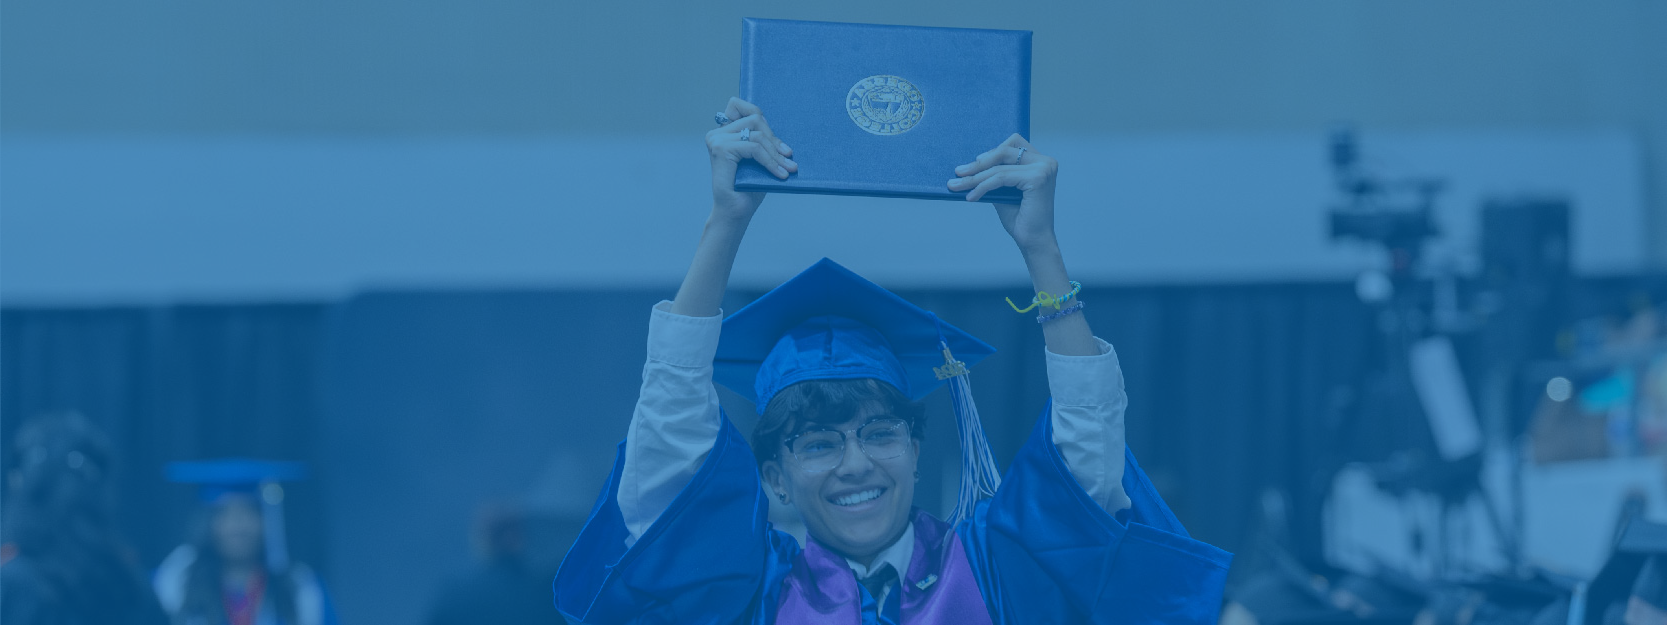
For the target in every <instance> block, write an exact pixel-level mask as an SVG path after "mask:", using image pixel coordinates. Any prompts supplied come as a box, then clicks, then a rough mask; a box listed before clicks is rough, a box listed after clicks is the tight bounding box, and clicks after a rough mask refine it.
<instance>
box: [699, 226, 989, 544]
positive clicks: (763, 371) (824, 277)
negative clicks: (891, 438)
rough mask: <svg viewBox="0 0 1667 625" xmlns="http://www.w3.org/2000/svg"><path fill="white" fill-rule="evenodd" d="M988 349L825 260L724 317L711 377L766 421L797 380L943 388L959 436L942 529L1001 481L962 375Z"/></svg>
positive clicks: (905, 389)
mask: <svg viewBox="0 0 1667 625" xmlns="http://www.w3.org/2000/svg"><path fill="white" fill-rule="evenodd" d="M993 353H995V348H993V347H990V346H989V345H988V344H986V343H985V342H983V341H980V340H978V338H976V337H974V336H972V335H971V334H968V333H966V332H965V331H962V330H961V329H959V328H956V327H955V326H952V325H950V324H948V323H945V322H943V321H942V320H941V319H938V316H937V315H935V314H932V313H931V312H930V311H927V310H925V309H922V308H920V307H918V306H915V305H914V304H910V303H909V302H908V301H905V300H904V299H903V298H901V297H898V296H897V295H896V294H894V293H892V292H890V291H887V290H885V289H883V288H881V287H880V286H879V285H876V284H874V283H873V282H869V281H868V280H866V279H863V277H862V276H859V275H857V274H855V273H853V272H852V271H851V270H849V269H846V268H844V267H842V266H840V265H839V263H835V262H833V261H831V260H828V259H826V258H824V259H822V260H820V261H817V263H816V264H814V265H811V266H810V268H809V269H806V270H804V271H803V272H801V273H800V274H799V275H797V276H794V277H793V278H792V279H790V280H788V281H787V282H784V283H782V284H781V286H778V287H776V288H775V289H774V290H771V291H770V292H769V293H765V294H764V295H763V296H762V297H759V298H758V299H757V300H754V301H753V302H752V303H751V304H748V305H747V306H746V307H744V308H742V309H741V310H738V311H736V312H735V314H733V315H730V316H729V318H728V319H725V320H724V323H723V334H722V337H721V338H720V339H719V341H718V351H717V355H716V357H715V359H714V367H715V371H714V374H713V376H714V378H715V379H716V381H717V382H718V383H719V384H722V385H724V386H725V387H727V388H729V389H730V390H732V391H735V392H736V393H738V394H740V395H741V396H742V397H744V398H746V399H747V400H749V401H751V402H753V404H754V405H755V406H756V407H757V410H758V413H759V414H763V413H764V408H765V406H767V405H768V404H769V403H770V398H772V397H775V395H776V393H778V392H780V391H781V390H782V389H784V388H787V387H788V386H791V385H793V384H795V383H797V382H803V381H806V380H841V379H856V378H873V379H877V380H880V381H883V382H886V383H888V384H891V385H892V386H895V387H896V388H897V390H898V391H900V392H902V393H903V394H904V395H906V396H908V397H909V398H910V399H912V400H916V401H918V400H920V399H922V398H924V397H926V395H928V394H930V393H931V392H932V391H934V390H936V389H937V388H939V387H942V386H948V387H949V389H950V403H951V405H952V406H953V407H954V410H955V424H956V429H957V430H958V431H959V432H960V436H961V492H960V497H959V498H958V499H957V503H956V505H955V512H954V513H953V514H951V515H950V518H949V522H950V523H951V524H954V523H956V522H958V521H960V520H961V519H963V518H966V517H967V516H968V515H970V514H971V513H972V506H973V504H975V503H977V502H978V500H979V499H982V498H985V497H989V496H991V495H993V494H995V489H996V487H997V486H999V485H1000V483H1001V476H1000V473H999V472H998V470H997V469H996V464H995V458H994V456H993V455H992V454H991V453H990V445H989V442H988V441H987V440H986V439H985V437H984V429H983V426H982V425H981V424H980V423H979V420H978V410H977V407H976V406H974V405H973V401H972V387H971V386H970V385H969V383H968V381H967V375H968V374H967V371H968V369H969V368H970V367H972V366H973V365H975V364H977V363H978V362H979V361H981V360H983V359H984V358H985V357H988V356H989V355H990V354H993Z"/></svg>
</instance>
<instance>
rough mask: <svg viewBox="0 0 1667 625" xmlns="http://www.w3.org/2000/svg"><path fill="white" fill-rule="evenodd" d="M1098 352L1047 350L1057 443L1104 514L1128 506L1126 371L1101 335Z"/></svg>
mask: <svg viewBox="0 0 1667 625" xmlns="http://www.w3.org/2000/svg"><path fill="white" fill-rule="evenodd" d="M1094 341H1095V342H1097V343H1098V344H1099V346H1100V355H1098V356H1061V355H1059V354H1055V353H1053V352H1051V351H1050V352H1047V362H1048V390H1049V391H1050V392H1052V393H1053V415H1052V418H1053V444H1054V445H1055V446H1056V447H1058V448H1059V453H1060V454H1061V455H1063V456H1065V464H1066V466H1069V467H1070V468H1071V474H1072V475H1075V476H1076V478H1077V483H1079V484H1081V485H1082V487H1083V490H1086V491H1088V496H1089V497H1090V498H1092V499H1093V500H1094V501H1095V502H1098V503H1099V504H1100V506H1101V507H1103V508H1105V509H1106V512H1110V513H1112V514H1116V513H1117V511H1119V510H1122V509H1124V508H1127V507H1129V505H1130V504H1129V495H1128V493H1126V492H1124V491H1123V445H1124V440H1125V439H1124V438H1123V412H1124V410H1125V409H1126V408H1128V405H1129V398H1128V396H1127V395H1126V394H1124V392H1123V369H1122V367H1121V366H1120V365H1119V364H1118V362H1117V351H1116V350H1114V349H1112V348H1111V344H1110V343H1107V342H1105V341H1103V340H1100V339H1099V338H1095V339H1094Z"/></svg>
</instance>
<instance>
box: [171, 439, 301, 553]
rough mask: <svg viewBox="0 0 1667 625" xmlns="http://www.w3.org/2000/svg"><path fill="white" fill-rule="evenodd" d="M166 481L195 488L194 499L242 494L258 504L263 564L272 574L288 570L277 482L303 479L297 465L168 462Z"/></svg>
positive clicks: (281, 497) (234, 461)
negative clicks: (264, 558) (263, 547)
mask: <svg viewBox="0 0 1667 625" xmlns="http://www.w3.org/2000/svg"><path fill="white" fill-rule="evenodd" d="M164 473H165V474H166V475H167V478H168V481H170V482H177V483H180V484H195V485H197V488H198V490H197V493H198V496H199V497H200V498H201V499H202V500H203V501H206V502H212V501H216V500H219V499H220V498H221V497H224V496H226V495H228V494H244V495H249V496H250V497H253V498H254V499H255V501H256V502H258V503H259V504H260V508H261V520H262V521H263V522H264V524H265V541H266V562H267V566H268V568H270V569H272V570H273V571H283V570H285V569H287V568H289V549H288V542H287V540H286V539H285V535H284V514H283V511H284V508H283V505H284V491H283V488H282V487H280V486H279V483H281V482H294V481H297V480H301V479H305V478H306V477H307V468H306V466H305V465H302V464H301V463H299V462H281V461H271V460H253V459H248V458H228V459H223V460H197V461H190V462H170V463H168V466H167V467H166V468H165V469H164Z"/></svg>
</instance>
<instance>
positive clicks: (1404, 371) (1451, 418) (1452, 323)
mask: <svg viewBox="0 0 1667 625" xmlns="http://www.w3.org/2000/svg"><path fill="white" fill-rule="evenodd" d="M1329 157H1330V163H1331V166H1332V170H1333V174H1334V179H1335V185H1336V189H1337V191H1338V193H1339V195H1340V199H1339V200H1338V201H1337V203H1336V204H1334V205H1333V206H1332V207H1330V208H1329V209H1328V214H1327V218H1328V221H1329V226H1330V230H1329V233H1330V236H1331V238H1332V239H1333V240H1348V241H1360V242H1365V243H1367V244H1370V245H1374V246H1378V247H1380V248H1382V249H1383V250H1384V251H1385V253H1386V254H1387V260H1388V263H1387V266H1386V267H1385V268H1384V269H1383V270H1374V271H1368V272H1366V273H1364V274H1363V275H1362V276H1360V279H1359V280H1358V281H1357V283H1356V292H1357V294H1358V295H1359V296H1360V298H1361V300H1362V301H1363V302H1365V303H1366V304H1367V305H1369V306H1371V307H1372V308H1373V309H1375V310H1376V312H1377V315H1378V324H1377V329H1378V331H1379V339H1380V340H1379V350H1378V351H1379V353H1380V354H1381V361H1380V362H1379V364H1378V366H1377V367H1375V368H1374V369H1373V370H1372V371H1371V372H1370V373H1369V374H1368V375H1366V376H1363V377H1362V378H1361V379H1359V380H1357V381H1356V382H1355V383H1353V384H1351V385H1349V387H1348V388H1347V389H1340V392H1339V393H1338V397H1340V398H1344V399H1342V400H1340V401H1337V402H1333V403H1334V408H1333V413H1334V414H1333V415H1332V417H1331V419H1330V423H1329V425H1328V430H1329V434H1330V435H1331V436H1332V437H1333V440H1335V441H1336V444H1335V445H1332V446H1330V447H1329V448H1328V449H1327V450H1325V451H1323V452H1320V453H1328V454H1331V457H1330V458H1327V459H1326V462H1324V463H1323V466H1325V467H1327V468H1326V469H1325V470H1326V471H1328V472H1329V475H1322V476H1316V477H1317V479H1313V480H1311V481H1310V482H1309V483H1310V484H1314V485H1320V484H1324V485H1325V486H1316V487H1318V488H1322V489H1325V492H1324V493H1322V494H1320V495H1319V496H1321V497H1324V498H1327V499H1329V498H1330V497H1331V491H1330V488H1331V485H1332V483H1333V480H1334V479H1335V477H1336V476H1337V475H1338V472H1339V471H1340V470H1342V469H1344V468H1345V467H1349V466H1355V467H1361V468H1363V469H1364V470H1365V472H1366V474H1367V475H1370V482H1371V483H1372V484H1373V485H1375V487H1376V489H1377V492H1378V493H1381V494H1382V495H1380V496H1388V497H1392V498H1395V499H1398V500H1400V501H1401V502H1403V503H1402V504H1401V506H1402V508H1403V509H1406V508H1409V507H1411V506H1410V504H1412V503H1413V502H1414V501H1415V500H1416V501H1419V502H1435V504H1436V505H1437V506H1438V507H1439V513H1438V514H1437V515H1436V517H1435V518H1434V519H1433V520H1432V519H1429V518H1417V517H1416V516H1412V515H1409V516H1408V517H1407V518H1406V519H1405V520H1404V521H1402V522H1400V523H1399V525H1397V524H1396V522H1391V523H1390V525H1389V526H1388V527H1400V528H1401V531H1405V532H1407V533H1408V534H1407V535H1406V537H1407V538H1408V540H1407V541H1406V543H1405V544H1406V545H1408V546H1409V548H1410V549H1411V550H1412V554H1411V556H1412V560H1411V562H1416V563H1417V565H1418V566H1417V567H1414V568H1411V569H1406V568H1399V567H1404V566H1405V565H1406V564H1407V563H1398V562H1390V561H1386V560H1383V559H1382V558H1381V557H1380V556H1377V555H1371V552H1368V555H1366V556H1365V557H1366V560H1367V561H1366V562H1364V563H1361V562H1356V563H1354V564H1355V565H1358V566H1354V567H1352V568H1353V570H1349V569H1340V568H1335V567H1336V566H1338V565H1337V563H1332V562H1301V561H1298V560H1297V559H1296V558H1294V557H1293V556H1291V555H1290V551H1289V550H1288V546H1286V545H1282V544H1281V543H1282V542H1284V541H1281V540H1277V539H1276V538H1275V537H1277V536H1280V535H1282V534H1281V533H1280V530H1281V529H1282V528H1279V527H1273V525H1277V523H1273V522H1272V521H1269V522H1266V523H1264V525H1269V527H1267V528H1264V534H1265V535H1264V537H1263V539H1262V540H1261V541H1260V542H1259V544H1257V545H1256V547H1255V548H1254V549H1253V550H1252V551H1251V553H1249V554H1246V555H1247V556H1249V557H1248V558H1246V562H1245V564H1247V565H1260V566H1257V567H1256V568H1257V570H1256V571H1254V572H1252V571H1246V572H1245V574H1244V575H1242V576H1241V582H1240V583H1239V584H1237V586H1236V587H1235V589H1234V592H1233V593H1232V603H1231V604H1230V605H1229V609H1228V610H1227V611H1225V612H1224V613H1223V622H1227V621H1229V620H1230V619H1231V620H1237V621H1241V622H1259V623H1263V624H1266V623H1281V622H1283V623H1370V622H1408V621H1410V620H1414V619H1412V618H1409V617H1410V615H1411V613H1412V612H1416V613H1417V616H1416V619H1415V622H1418V623H1430V624H1434V623H1465V624H1471V623H1478V624H1479V623H1501V624H1503V623H1530V622H1532V623H1552V622H1555V623H1558V624H1559V625H1560V624H1561V623H1563V622H1564V621H1565V620H1567V617H1568V614H1569V612H1570V603H1571V601H1577V600H1578V599H1579V597H1578V596H1576V595H1577V593H1576V592H1575V588H1576V583H1575V580H1573V579H1570V578H1566V577H1562V576H1558V575H1553V574H1550V573H1547V572H1546V571H1543V570H1540V569H1537V568H1534V567H1528V566H1525V565H1524V564H1523V553H1522V540H1521V539H1522V536H1523V533H1522V528H1523V524H1522V519H1521V517H1520V510H1521V509H1522V505H1521V503H1522V501H1523V499H1522V495H1521V478H1520V462H1521V460H1522V459H1521V458H1520V457H1518V456H1516V455H1514V454H1512V453H1510V452H1509V451H1508V450H1510V449H1513V448H1514V445H1513V442H1514V441H1517V440H1518V439H1519V438H1520V437H1521V436H1522V434H1523V430H1524V428H1525V425H1526V419H1523V418H1521V417H1519V416H1517V415H1525V414H1527V412H1528V411H1527V410H1525V409H1521V408H1520V406H1516V405H1514V404H1515V402H1513V401H1512V399H1513V397H1512V396H1513V393H1515V392H1516V390H1517V388H1518V387H1517V386H1516V381H1517V380H1520V379H1522V377H1521V376H1522V374H1521V371H1522V368H1523V363H1525V362H1528V361H1530V360H1533V359H1537V358H1543V357H1545V356H1548V355H1550V354H1551V353H1552V348H1553V337H1555V335H1556V330H1557V328H1558V327H1559V324H1560V323H1561V322H1562V321H1563V320H1564V317H1565V311H1564V310H1562V308H1561V306H1562V305H1563V302H1564V301H1565V300H1566V299H1567V297H1566V296H1567V293H1568V284H1569V249H1568V248H1569V244H1568V241H1569V239H1568V223H1569V203H1568V202H1567V201H1566V200H1562V199H1559V198H1546V197H1526V198H1503V199H1491V200H1487V201H1485V202H1484V205H1483V206H1482V218H1481V235H1480V240H1479V241H1478V242H1477V243H1476V247H1477V248H1479V251H1480V258H1481V261H1482V269H1483V275H1482V276H1481V279H1480V280H1463V281H1461V280H1460V278H1459V277H1458V276H1456V275H1454V272H1453V271H1452V269H1451V268H1450V267H1446V266H1426V265H1431V263H1428V262H1427V261H1425V259H1424V256H1425V254H1424V251H1425V248H1426V244H1427V243H1428V242H1429V241H1431V240H1432V239H1434V238H1435V237H1436V236H1438V235H1439V234H1440V228H1439V227H1438V226H1437V224H1436V222H1435V219H1434V210H1435V207H1436V202H1437V201H1438V200H1439V198H1440V196H1441V193H1442V191H1443V189H1445V188H1446V182H1445V181H1444V180H1442V179H1439V178H1430V177H1407V178H1390V177H1386V176H1383V175H1381V174H1380V173H1379V172H1375V171H1372V170H1371V168H1369V167H1367V166H1366V165H1365V164H1364V160H1365V159H1363V158H1362V154H1361V150H1360V147H1359V142H1358V141H1357V139H1356V137H1355V134H1354V132H1353V131H1352V130H1351V129H1346V128H1345V129H1341V130H1338V131H1336V132H1334V133H1332V135H1331V136H1330V140H1329ZM1457 345H1463V346H1464V347H1465V348H1466V350H1465V351H1464V354H1465V355H1466V356H1467V358H1466V360H1465V361H1464V362H1463V365H1468V368H1467V367H1465V366H1461V360H1460V350H1459V348H1458V347H1457ZM1467 371H1469V372H1470V373H1471V375H1472V376H1478V377H1477V378H1476V379H1478V380H1479V383H1478V384H1471V383H1469V380H1468V379H1467V375H1466V372H1467ZM1541 386H1542V387H1543V382H1542V383H1541ZM1473 392H1475V393H1479V394H1478V395H1477V396H1476V400H1475V401H1473V398H1472V393H1473ZM1500 450H1506V451H1504V452H1500ZM1494 452H1500V455H1501V457H1502V458H1504V466H1506V467H1509V468H1508V469H1507V470H1508V471H1509V473H1510V476H1509V480H1510V483H1511V488H1513V489H1514V492H1512V493H1510V494H1511V495H1513V496H1512V497H1510V498H1509V500H1510V503H1511V505H1510V506H1509V508H1510V509H1511V510H1512V512H1513V516H1512V518H1511V519H1510V521H1511V522H1507V520H1506V519H1505V517H1504V516H1502V514H1501V508H1502V507H1503V504H1504V503H1505V502H1502V501H1497V500H1496V499H1495V497H1490V496H1489V495H1490V493H1489V492H1487V490H1486V489H1484V487H1483V480H1482V474H1483V466H1484V459H1485V458H1486V457H1491V456H1493V455H1494ZM1505 494H1506V493H1493V495H1495V496H1504V495H1505ZM1478 509H1479V510H1480V512H1481V514H1482V517H1483V519H1482V520H1477V521H1473V520H1471V518H1467V517H1466V516H1465V515H1466V514H1470V513H1473V512H1474V511H1476V510H1478ZM1265 516H1266V515H1265ZM1276 516H1277V515H1273V516H1270V517H1269V518H1270V519H1272V518H1274V517H1276ZM1455 520H1456V521H1458V523H1457V524H1455V522H1454V521H1455ZM1467 523H1480V524H1482V525H1483V526H1485V528H1486V530H1487V531H1489V532H1490V533H1492V534H1493V535H1494V536H1495V537H1496V539H1497V540H1496V541H1495V542H1494V546H1495V547H1496V548H1497V550H1498V552H1499V553H1498V554H1497V564H1491V563H1490V564H1488V565H1485V566H1483V567H1481V568H1479V567H1478V565H1477V564H1476V562H1475V561H1470V562H1467V561H1465V558H1464V554H1465V553H1466V551H1465V549H1464V546H1465V545H1463V544H1462V542H1463V541H1462V540H1455V539H1454V538H1453V537H1452V536H1450V534H1452V533H1454V532H1453V529H1454V526H1455V525H1458V526H1460V528H1461V529H1463V527H1464V526H1465V525H1466V524H1467ZM1334 530H1335V528H1331V527H1328V529H1327V531H1328V532H1332V531H1334ZM1468 553H1469V555H1470V556H1471V557H1476V556H1477V555H1478V554H1477V552H1476V551H1475V550H1470V551H1469V552H1468ZM1362 566H1363V567H1365V568H1364V569H1362V568H1361V567H1362ZM1494 566H1497V567H1498V568H1497V569H1493V567H1494ZM1484 568H1485V569H1492V570H1483V569H1484ZM1574 611H1575V612H1576V613H1580V612H1582V608H1581V607H1580V606H1578V605H1577V606H1575V607H1574Z"/></svg>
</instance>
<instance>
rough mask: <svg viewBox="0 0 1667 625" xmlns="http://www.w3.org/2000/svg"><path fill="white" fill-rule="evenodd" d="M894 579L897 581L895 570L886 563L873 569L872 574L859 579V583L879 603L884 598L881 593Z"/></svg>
mask: <svg viewBox="0 0 1667 625" xmlns="http://www.w3.org/2000/svg"><path fill="white" fill-rule="evenodd" d="M894 581H897V570H896V569H893V568H891V565H890V564H887V565H884V566H881V567H880V570H878V571H875V572H874V574H873V575H869V576H868V577H865V578H863V579H862V580H860V582H859V583H861V584H862V587H863V588H866V589H868V596H870V597H873V598H874V602H875V603H880V602H882V601H884V600H885V595H884V594H883V593H885V590H886V586H888V585H890V584H891V583H892V582H894Z"/></svg>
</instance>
